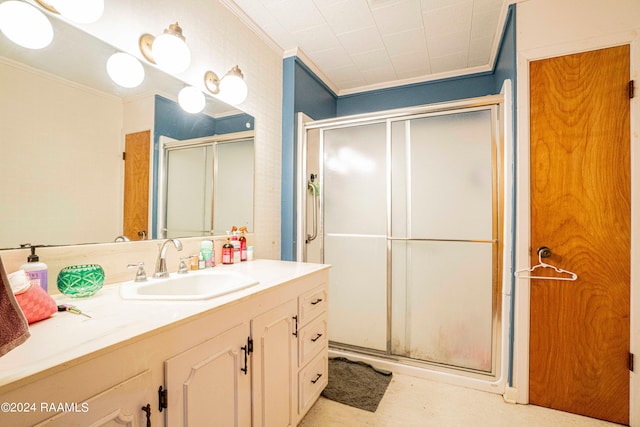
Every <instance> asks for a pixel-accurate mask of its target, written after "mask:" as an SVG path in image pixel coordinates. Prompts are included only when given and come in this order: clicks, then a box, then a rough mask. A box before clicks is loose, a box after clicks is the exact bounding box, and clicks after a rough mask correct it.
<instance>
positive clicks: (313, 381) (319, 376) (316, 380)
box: [311, 374, 322, 384]
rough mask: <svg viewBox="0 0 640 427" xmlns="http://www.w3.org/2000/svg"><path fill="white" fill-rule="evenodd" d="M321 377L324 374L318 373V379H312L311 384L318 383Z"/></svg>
mask: <svg viewBox="0 0 640 427" xmlns="http://www.w3.org/2000/svg"><path fill="white" fill-rule="evenodd" d="M320 378H322V374H316V379H315V380H311V384H315V383H317V382H318V381H320Z"/></svg>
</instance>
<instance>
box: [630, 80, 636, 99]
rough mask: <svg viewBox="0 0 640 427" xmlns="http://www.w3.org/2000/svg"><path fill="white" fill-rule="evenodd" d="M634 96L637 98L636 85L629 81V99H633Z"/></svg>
mask: <svg viewBox="0 0 640 427" xmlns="http://www.w3.org/2000/svg"><path fill="white" fill-rule="evenodd" d="M634 96H636V87H635V83H634V82H633V80H629V99H632V98H633V97H634Z"/></svg>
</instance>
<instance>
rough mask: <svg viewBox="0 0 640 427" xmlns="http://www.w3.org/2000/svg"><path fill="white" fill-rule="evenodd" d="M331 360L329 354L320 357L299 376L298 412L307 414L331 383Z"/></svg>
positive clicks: (325, 353)
mask: <svg viewBox="0 0 640 427" xmlns="http://www.w3.org/2000/svg"><path fill="white" fill-rule="evenodd" d="M328 374H329V358H328V355H327V352H324V353H322V354H320V355H318V357H317V358H315V359H314V360H313V361H312V362H311V363H309V365H308V366H307V367H306V368H304V369H303V370H301V371H300V373H299V374H298V390H299V393H300V396H299V397H300V398H299V399H298V410H299V412H300V414H304V413H306V412H307V411H308V410H309V408H310V407H311V405H313V404H314V402H315V401H316V400H317V398H318V396H320V393H322V390H324V388H325V387H326V386H327V383H328V382H329V378H328Z"/></svg>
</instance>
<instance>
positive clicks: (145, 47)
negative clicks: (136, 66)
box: [138, 34, 156, 64]
mask: <svg viewBox="0 0 640 427" xmlns="http://www.w3.org/2000/svg"><path fill="white" fill-rule="evenodd" d="M155 39H156V38H155V37H154V36H152V35H151V34H143V35H141V36H140V39H138V47H139V48H140V53H141V54H142V56H144V59H146V60H147V61H149V62H151V63H152V64H155V63H156V61H155V60H154V59H153V54H152V53H151V47H152V46H153V41H154V40H155Z"/></svg>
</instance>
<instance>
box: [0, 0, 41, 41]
mask: <svg viewBox="0 0 640 427" xmlns="http://www.w3.org/2000/svg"><path fill="white" fill-rule="evenodd" d="M0 31H1V32H2V33H3V34H4V35H5V36H7V37H8V38H9V40H11V41H12V42H14V43H16V44H18V45H20V46H22V47H26V48H27V49H42V48H44V47H47V46H49V44H51V41H52V40H53V27H52V26H51V22H49V20H48V19H47V17H46V16H45V15H44V13H42V12H40V10H38V9H37V8H36V7H34V6H32V5H30V4H28V3H24V2H21V1H15V0H10V1H5V2H4V3H0Z"/></svg>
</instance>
